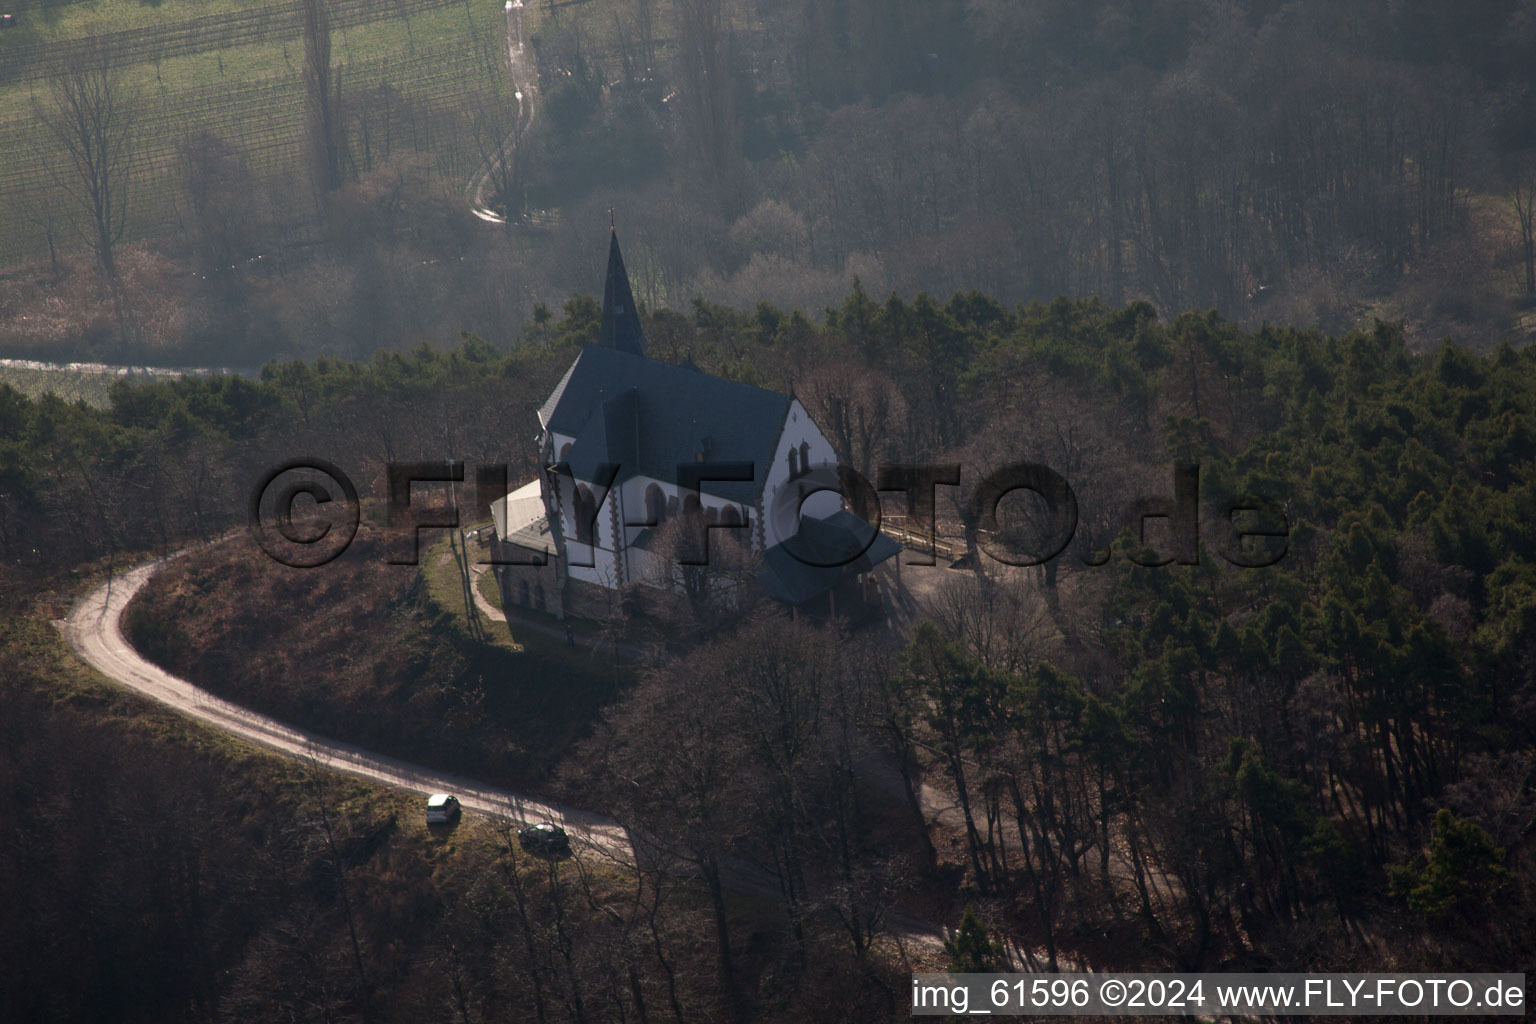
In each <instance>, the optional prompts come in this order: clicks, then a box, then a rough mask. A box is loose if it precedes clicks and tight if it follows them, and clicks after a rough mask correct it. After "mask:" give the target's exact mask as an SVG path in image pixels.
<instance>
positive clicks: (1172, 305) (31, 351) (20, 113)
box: [0, 0, 1536, 368]
mask: <svg viewBox="0 0 1536 1024" xmlns="http://www.w3.org/2000/svg"><path fill="white" fill-rule="evenodd" d="M213 2H214V0H201V2H200V3H192V2H191V0H170V2H169V3H167V4H165V5H164V11H165V13H164V14H163V18H164V19H165V24H164V25H163V26H161V27H160V28H154V27H153V26H147V25H139V24H138V23H137V21H134V25H135V27H122V28H116V27H115V26H116V25H117V24H118V22H119V21H123V20H124V19H125V18H126V17H127V16H126V15H123V14H121V13H116V14H112V15H110V16H108V15H106V14H103V15H102V18H101V20H98V21H91V20H89V18H87V17H85V16H83V15H81V14H80V13H78V12H81V11H85V12H88V11H89V10H91V8H90V7H89V6H87V5H67V4H49V3H41V2H40V3H39V4H38V5H37V7H36V8H35V9H29V10H27V11H26V12H25V13H24V15H23V18H24V22H25V25H24V26H23V28H22V29H20V30H13V31H12V32H11V34H9V35H0V138H4V139H5V140H6V141H5V142H4V144H3V145H0V150H3V152H4V156H3V157H0V249H3V252H0V262H3V263H4V266H5V270H4V271H3V276H0V282H3V284H0V346H3V348H4V349H5V350H6V353H7V354H9V355H13V356H27V357H31V358H46V359H54V360H60V359H79V358H91V359H97V360H104V361H108V362H132V363H142V362H148V363H155V364H160V365H204V366H226V367H238V368H253V367H256V366H259V365H261V364H262V363H265V362H267V361H268V360H271V359H274V358H293V357H304V358H313V357H314V356H316V355H320V354H325V355H328V356H331V357H339V358H344V359H363V360H366V359H368V358H369V357H370V356H371V355H372V353H373V352H374V351H375V350H377V349H379V348H387V349H390V350H393V351H400V352H408V351H409V350H410V349H412V348H413V347H414V346H415V345H416V344H418V343H420V342H421V341H422V340H424V339H429V338H431V339H437V338H440V337H441V336H442V334H441V331H442V329H443V328H444V327H446V328H448V329H449V330H451V331H457V330H461V329H463V330H469V331H471V332H473V333H475V334H476V335H478V336H480V337H482V338H485V339H487V340H488V341H489V342H490V343H492V344H493V345H494V346H496V347H497V348H499V349H506V348H507V347H509V346H511V345H512V344H514V343H516V342H517V341H519V340H520V339H521V337H522V335H521V327H522V325H523V324H524V323H526V322H528V321H529V319H530V317H531V315H532V311H533V309H534V307H535V305H536V304H538V303H541V302H542V303H544V304H546V305H551V306H558V305H559V304H560V303H561V302H563V301H564V299H565V297H566V296H568V295H570V294H572V293H573V292H577V291H581V290H585V289H589V288H590V287H591V283H590V282H591V281H592V280H593V276H594V274H595V273H596V272H597V270H598V267H599V259H600V255H601V254H600V252H599V247H598V246H596V245H594V239H596V238H599V237H601V236H600V233H601V231H602V230H603V229H604V228H605V227H606V226H607V224H608V223H609V220H610V212H609V211H610V210H612V211H614V215H615V216H616V217H617V218H618V221H619V223H620V226H621V227H622V228H623V229H624V231H625V237H626V239H627V245H628V248H627V252H628V253H629V256H630V268H631V272H632V273H633V274H634V276H635V279H636V286H637V294H639V295H640V296H641V298H642V299H643V300H644V301H645V302H647V304H648V305H650V306H651V307H652V308H658V309H659V308H661V307H668V308H672V309H686V308H687V306H688V304H689V303H690V302H691V301H692V300H693V299H694V298H695V297H702V298H704V299H706V300H707V301H710V302H716V303H722V304H726V305H731V306H737V307H748V306H751V305H753V304H755V303H756V302H759V301H767V302H770V303H772V304H774V305H776V306H780V307H783V308H786V309H796V308H798V309H801V310H802V311H804V312H805V313H806V314H807V315H809V316H813V317H814V316H818V315H819V314H818V313H817V311H818V310H820V309H821V308H823V307H824V306H826V305H828V304H835V303H837V302H838V301H840V300H841V298H842V296H843V295H845V294H846V293H847V292H848V291H849V290H850V289H851V287H852V284H853V281H854V280H855V279H858V280H859V282H860V283H861V285H862V287H863V288H864V289H865V290H866V291H867V292H869V294H871V295H873V296H875V297H876V298H877V299H883V298H884V297H886V296H887V295H889V294H891V293H892V292H895V293H897V294H900V295H903V296H906V297H911V296H913V295H916V294H917V293H918V292H920V291H927V292H929V293H930V294H949V293H951V292H954V291H967V290H970V289H980V290H982V291H984V292H986V293H987V294H990V295H992V296H994V297H995V298H997V299H998V300H999V301H1001V302H1003V303H1004V304H1007V305H1012V304H1014V303H1017V302H1024V301H1049V300H1050V299H1052V298H1054V297H1055V296H1056V295H1059V294H1067V295H1074V296H1079V295H1094V296H1098V297H1099V298H1100V299H1102V300H1103V301H1105V302H1106V303H1109V304H1110V305H1116V306H1118V305H1124V304H1127V303H1130V302H1136V301H1144V302H1148V303H1150V304H1151V305H1152V306H1153V307H1154V308H1155V309H1156V310H1157V311H1158V313H1159V314H1160V315H1161V316H1163V317H1164V318H1171V317H1173V316H1176V315H1177V314H1179V313H1181V312H1184V311H1186V310H1188V309H1199V308H1210V307H1215V308H1219V309H1221V310H1223V312H1224V313H1225V314H1226V315H1227V316H1228V317H1230V318H1232V319H1233V320H1235V321H1237V322H1238V323H1240V324H1242V325H1244V326H1245V327H1248V328H1250V329H1251V328H1257V327H1258V326H1260V325H1261V324H1262V323H1265V322H1270V323H1285V324H1291V325H1295V326H1298V327H1303V328H1317V329H1320V330H1323V331H1325V332H1327V333H1330V334H1339V335H1342V334H1345V333H1347V332H1349V331H1351V330H1354V329H1360V328H1364V329H1369V328H1370V326H1371V324H1372V322H1373V320H1374V319H1377V318H1379V319H1382V320H1387V321H1391V322H1400V323H1402V324H1403V325H1404V330H1405V332H1406V335H1407V337H1408V340H1409V343H1410V346H1411V347H1415V348H1424V347H1428V346H1431V345H1433V344H1435V343H1437V342H1438V341H1440V340H1441V339H1442V338H1444V337H1445V336H1447V335H1451V336H1454V337H1456V338H1457V339H1458V340H1459V341H1460V342H1461V343H1462V344H1464V345H1466V346H1468V347H1471V348H1474V349H1477V350H1479V351H1487V350H1490V349H1491V348H1492V347H1494V346H1496V345H1497V344H1498V343H1499V342H1500V341H1501V340H1505V339H1509V340H1512V341H1519V340H1521V339H1525V338H1528V337H1529V335H1530V332H1531V331H1532V329H1533V326H1536V320H1533V315H1536V314H1533V312H1532V302H1533V301H1536V241H1533V238H1536V236H1533V233H1532V219H1531V211H1532V208H1533V200H1536V121H1533V118H1532V113H1531V111H1532V110H1536V102H1533V88H1536V81H1533V79H1532V71H1531V66H1532V65H1531V62H1530V60H1529V54H1530V52H1531V51H1532V50H1533V49H1536V12H1533V10H1532V8H1531V5H1530V3H1529V0H1488V2H1479V3H1477V4H1474V5H1472V6H1471V7H1466V6H1465V5H1454V4H1447V3H1444V2H1434V0H1404V2H1401V3H1393V4H1388V5H1382V4H1372V3H1364V2H1354V0H1349V2H1338V0H1290V2H1284V3H1281V2H1263V3H1251V4H1244V5H1233V4H1226V3H1218V2H1212V0H1156V2H1129V0H1095V2H1091V3H1079V2H1071V0H1044V2H1039V3H1030V4H1018V3H1013V2H1010V0H800V2H795V3H787V4H786V3H767V2H758V0H582V2H580V3H565V2H557V0H549V2H547V3H546V2H537V3H535V2H532V0H530V2H529V3H527V4H526V5H524V6H522V7H519V8H517V11H516V14H517V20H516V23H515V24H516V25H517V26H519V27H518V28H517V31H516V33H512V25H513V23H511V22H508V23H506V24H505V25H504V24H503V21H502V11H501V7H502V5H501V4H499V3H497V4H492V5H481V4H478V3H475V2H474V0H466V2H465V3H464V4H463V6H462V8H460V7H459V5H457V4H447V3H433V2H426V3H420V4H418V3H399V4H384V3H381V2H376V0H370V2H367V3H362V2H352V0H348V2H346V3H342V2H340V0H329V2H323V0H304V3H302V4H298V5H294V4H290V3H287V2H284V3H281V4H271V5H263V4H261V3H259V2H257V0H250V2H249V3H247V2H245V0H240V2H238V3H236V2H234V0H218V3H219V4H220V5H221V7H220V10H222V5H228V4H233V6H234V7H235V8H236V9H237V10H235V11H232V12H226V13H218V14H216V13H207V11H211V10H213V9H212V8H209V7H208V4H210V3H213ZM156 6H157V7H158V6H160V5H156ZM512 13H513V12H509V17H510V16H511V14H512ZM112 19H117V20H112ZM177 19H183V20H177ZM130 20H131V19H130ZM138 20H142V19H138ZM126 23H127V22H126V21H125V22H124V24H125V25H126ZM39 25H40V26H43V27H42V28H36V27H26V26H39ZM50 25H52V26H57V27H54V28H49V27H48V26H50ZM413 26H415V27H414V28H413ZM23 33H32V34H23ZM49 33H52V34H51V35H50V34H49ZM157 33H158V34H157ZM509 33H510V34H509ZM504 34H506V35H507V39H506V40H503V35H504ZM162 37H163V38H162ZM512 42H516V43H517V46H518V49H517V51H516V58H515V60H512V59H511V58H506V59H504V57H506V55H503V54H501V53H500V48H501V47H502V46H503V45H511V43H512ZM215 60H216V61H217V65H216V68H215V65H214V61H215ZM242 76H244V77H242ZM71 97H73V99H71ZM82 97H96V99H95V100H94V101H93V102H94V103H95V105H96V106H97V107H99V108H101V109H103V110H107V109H109V110H111V111H112V116H111V117H110V118H108V119H106V120H105V121H104V124H105V125H106V127H107V129H108V130H107V131H105V133H104V135H103V137H102V139H101V140H100V143H101V144H100V145H99V146H97V147H96V148H95V149H94V150H93V149H92V148H91V147H90V146H86V147H85V149H84V150H82V151H81V153H82V155H83V157H87V159H84V162H83V163H82V162H79V161H77V160H75V159H73V158H71V157H69V153H71V152H75V151H76V150H78V149H80V143H81V142H82V141H89V140H80V139H75V138H73V137H72V135H71V132H70V130H69V127H68V125H69V121H68V119H67V118H65V117H63V114H64V113H65V112H66V111H67V110H68V109H70V105H71V104H72V103H78V102H79V101H80V99H81V98H82ZM109 101H110V102H109ZM525 104H526V105H525ZM92 152H95V153H96V154H97V156H95V157H93V158H92V157H90V154H91V153H92ZM466 190H467V191H466ZM475 197H479V198H475ZM477 202H483V204H484V205H483V207H475V205H474V204H475V203H477ZM472 208H473V209H477V210H479V212H478V213H474V214H472V212H471V211H472ZM485 217H490V218H491V220H490V221H487V220H486V219H485ZM497 220H499V221H500V222H499V223H495V222H493V221H497Z"/></svg>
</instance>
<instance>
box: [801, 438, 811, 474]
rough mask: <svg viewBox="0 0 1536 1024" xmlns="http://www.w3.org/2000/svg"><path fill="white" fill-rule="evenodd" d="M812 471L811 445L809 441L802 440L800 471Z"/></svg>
mask: <svg viewBox="0 0 1536 1024" xmlns="http://www.w3.org/2000/svg"><path fill="white" fill-rule="evenodd" d="M810 471H811V445H810V442H809V441H801V442H800V472H802V473H809V472H810Z"/></svg>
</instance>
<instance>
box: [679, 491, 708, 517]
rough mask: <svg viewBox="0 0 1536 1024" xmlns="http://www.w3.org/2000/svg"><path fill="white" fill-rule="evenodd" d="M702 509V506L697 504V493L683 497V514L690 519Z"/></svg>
mask: <svg viewBox="0 0 1536 1024" xmlns="http://www.w3.org/2000/svg"><path fill="white" fill-rule="evenodd" d="M703 511H704V507H703V506H702V505H700V504H699V496H698V495H697V494H690V495H688V497H686V498H684V499H683V515H685V516H687V517H689V518H690V519H691V518H693V517H694V516H696V515H699V514H701V513H702V512H703Z"/></svg>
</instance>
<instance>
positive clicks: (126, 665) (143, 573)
mask: <svg viewBox="0 0 1536 1024" xmlns="http://www.w3.org/2000/svg"><path fill="white" fill-rule="evenodd" d="M164 564H165V563H164V561H163V560H162V561H156V562H150V563H149V564H147V565H141V566H139V567H138V568H136V569H133V570H132V571H130V572H127V573H125V574H123V575H122V576H119V577H117V578H116V579H115V580H113V581H111V582H110V583H107V584H103V585H102V586H100V587H97V588H96V589H95V590H93V591H91V592H90V593H89V594H87V595H86V596H85V597H83V598H81V600H80V601H79V603H77V604H76V605H75V607H74V608H73V609H72V610H71V611H70V613H69V618H68V619H67V620H65V623H64V636H65V638H66V639H67V640H68V641H69V645H70V646H71V647H73V648H74V649H75V651H76V653H78V654H79V655H80V656H81V657H82V658H84V659H85V660H86V661H87V662H88V663H89V664H90V665H91V666H92V667H93V668H95V669H96V670H97V671H99V672H101V673H102V674H103V675H105V676H106V677H107V678H109V679H111V680H113V681H114V682H117V683H121V684H122V685H124V686H126V687H129V688H130V689H132V690H135V691H137V692H139V693H141V694H143V695H144V696H146V697H149V698H150V699H151V700H155V701H158V702H160V703H161V704H165V705H167V706H168V707H171V708H174V709H175V710H177V711H180V712H182V713H183V714H185V715H190V716H191V717H193V718H196V719H198V720H199V721H202V722H206V723H208V724H209V725H212V726H213V727H214V728H216V729H220V730H222V731H224V732H227V733H231V734H233V735H235V736H239V737H241V738H242V739H246V740H250V741H251V742H253V743H258V744H260V745H261V746H264V747H267V748H269V749H271V750H275V751H277V752H278V753H280V754H284V755H286V756H288V757H293V758H298V759H300V760H308V761H313V762H316V763H318V764H320V765H321V766H323V767H325V768H331V769H334V770H336V771H342V772H347V773H348V774H350V775H356V776H359V777H361V778H364V779H368V780H370V781H373V782H380V783H383V784H385V785H388V786H394V787H396V788H398V789H403V790H406V791H408V792H412V793H420V794H423V795H428V794H432V793H453V794H456V795H457V796H458V798H459V800H460V801H461V802H462V803H463V804H464V806H465V808H466V809H468V810H473V811H479V812H480V813H483V814H489V815H495V816H499V817H504V818H510V819H512V820H514V821H553V822H558V823H559V824H561V825H562V826H564V827H565V829H566V830H567V831H568V832H570V834H571V838H572V840H573V841H575V842H577V843H580V842H581V841H583V840H585V842H586V843H587V844H589V845H590V846H592V847H594V848H596V849H598V850H600V851H602V852H603V853H604V854H606V855H608V856H612V857H617V858H619V859H621V860H623V861H625V862H626V863H632V862H633V853H632V848H631V845H630V841H629V837H628V835H627V834H626V833H625V831H624V829H623V828H621V827H620V826H619V825H617V824H615V823H614V822H612V821H610V820H608V819H607V818H604V817H602V816H601V815H597V814H593V813H592V812H590V811H582V810H578V809H576V808H572V807H562V806H560V805H558V804H549V803H544V802H542V801H538V800H532V799H529V798H528V797H525V796H520V795H519V794H517V793H512V792H509V791H507V790H504V789H497V788H496V787H494V786H488V785H486V784H485V783H483V782H477V781H475V780H474V779H467V778H463V777H462V776H458V775H450V774H447V773H445V772H438V771H433V770H432V769H430V768H423V767H422V766H421V765H416V764H411V763H410V762H408V761H401V760H398V759H396V758H393V757H385V756H384V755H382V754H375V753H371V752H370V751H367V750H363V749H361V748H360V747H355V746H353V745H351V744H350V743H342V742H340V741H338V740H333V739H330V738H329V737H325V736H320V735H318V734H316V733H312V732H309V731H308V730H305V729H298V728H295V727H293V726H291V725H287V724H284V723H283V722H279V721H277V720H276V719H274V718H268V717H267V716H266V715H261V714H257V713H256V712H254V711H250V710H248V709H246V708H243V707H240V706H239V705H238V704H232V703H230V702H229V701H227V700H222V699H220V698H218V697H215V696H214V695H213V694H211V693H209V692H208V691H206V690H202V689H199V688H198V687H196V686H194V685H193V684H192V683H190V682H188V681H187V680H185V679H181V678H178V677H177V676H173V675H171V674H170V673H169V672H167V671H165V670H164V669H162V668H160V667H159V666H158V665H154V664H151V663H150V662H148V661H146V660H145V659H144V658H143V657H141V656H140V655H139V652H138V651H136V650H134V649H133V646H132V645H131V644H129V643H128V640H127V638H126V637H124V636H123V631H122V617H123V611H124V609H126V608H127V607H128V602H129V601H131V600H133V597H134V595H135V594H137V593H138V592H139V590H141V589H142V588H143V586H144V584H145V583H147V582H149V578H150V577H151V576H153V575H154V574H155V571H156V570H158V569H159V568H160V567H161V566H162V565H164Z"/></svg>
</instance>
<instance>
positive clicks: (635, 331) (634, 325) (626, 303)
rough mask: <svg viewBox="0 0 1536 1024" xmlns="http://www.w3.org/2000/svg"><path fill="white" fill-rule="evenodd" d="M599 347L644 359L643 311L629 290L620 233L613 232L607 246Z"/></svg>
mask: <svg viewBox="0 0 1536 1024" xmlns="http://www.w3.org/2000/svg"><path fill="white" fill-rule="evenodd" d="M598 344H600V345H604V346H606V347H608V348H615V349H618V350H619V351H620V352H628V353H629V354H631V355H636V356H643V355H645V332H644V331H642V330H641V329H640V311H639V310H637V309H636V308H635V296H634V293H633V292H632V291H630V288H629V274H628V273H627V272H625V270H624V257H623V255H622V254H621V253H620V252H619V233H618V232H617V231H610V233H609V242H608V277H607V279H606V280H605V281H604V282H603V326H602V330H601V331H600V333H599V334H598Z"/></svg>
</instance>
